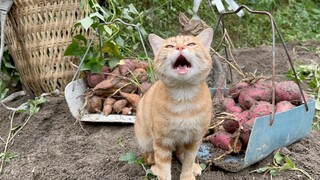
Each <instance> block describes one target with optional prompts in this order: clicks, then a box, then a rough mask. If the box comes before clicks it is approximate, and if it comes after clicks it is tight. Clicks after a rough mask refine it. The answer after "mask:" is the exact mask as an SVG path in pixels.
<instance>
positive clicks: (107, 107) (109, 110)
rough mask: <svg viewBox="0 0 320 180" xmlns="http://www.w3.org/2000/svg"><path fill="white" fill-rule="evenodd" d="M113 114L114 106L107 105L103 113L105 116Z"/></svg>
mask: <svg viewBox="0 0 320 180" xmlns="http://www.w3.org/2000/svg"><path fill="white" fill-rule="evenodd" d="M111 112H112V105H110V104H106V105H104V106H103V108H102V113H103V114H104V115H109V114H110V113H111Z"/></svg>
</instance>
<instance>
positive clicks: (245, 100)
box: [239, 84, 272, 109]
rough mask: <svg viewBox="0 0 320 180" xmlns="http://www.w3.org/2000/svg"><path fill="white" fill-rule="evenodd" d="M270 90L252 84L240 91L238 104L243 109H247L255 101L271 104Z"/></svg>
mask: <svg viewBox="0 0 320 180" xmlns="http://www.w3.org/2000/svg"><path fill="white" fill-rule="evenodd" d="M271 99H272V90H271V89H270V88H268V87H266V86H263V85H261V84H252V85H250V86H249V87H247V88H245V89H244V90H243V91H241V93H240V95H239V104H240V107H241V108H243V109H249V108H250V107H251V106H252V105H253V104H254V103H255V102H256V101H267V102H271Z"/></svg>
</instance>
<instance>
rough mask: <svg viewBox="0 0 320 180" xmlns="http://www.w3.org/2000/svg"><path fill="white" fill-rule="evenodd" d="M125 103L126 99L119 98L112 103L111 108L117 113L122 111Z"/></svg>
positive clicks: (126, 102)
mask: <svg viewBox="0 0 320 180" xmlns="http://www.w3.org/2000/svg"><path fill="white" fill-rule="evenodd" d="M127 104H128V101H127V100H126V99H120V100H118V101H116V102H115V103H114V104H113V106H112V109H113V110H114V111H115V112H117V113H119V112H121V111H122V109H123V108H124V107H126V106H127Z"/></svg>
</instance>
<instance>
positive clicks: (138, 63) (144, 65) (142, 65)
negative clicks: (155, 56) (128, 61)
mask: <svg viewBox="0 0 320 180" xmlns="http://www.w3.org/2000/svg"><path fill="white" fill-rule="evenodd" d="M133 63H134V64H135V67H136V69H138V68H143V69H144V70H147V69H148V67H149V64H148V62H146V61H137V60H136V61H133Z"/></svg>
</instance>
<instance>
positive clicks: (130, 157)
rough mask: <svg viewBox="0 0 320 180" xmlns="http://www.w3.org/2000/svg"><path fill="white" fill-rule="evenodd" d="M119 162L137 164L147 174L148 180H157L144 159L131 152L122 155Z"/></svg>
mask: <svg viewBox="0 0 320 180" xmlns="http://www.w3.org/2000/svg"><path fill="white" fill-rule="evenodd" d="M119 161H123V162H127V163H128V164H137V165H140V166H142V168H143V169H144V171H145V172H146V176H145V179H146V180H151V179H157V178H156V176H155V175H154V174H153V173H152V171H151V169H150V166H148V165H146V164H145V163H144V159H143V157H140V158H138V157H137V155H136V154H135V153H134V152H131V151H130V152H127V153H126V154H123V155H121V156H120V157H119Z"/></svg>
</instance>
